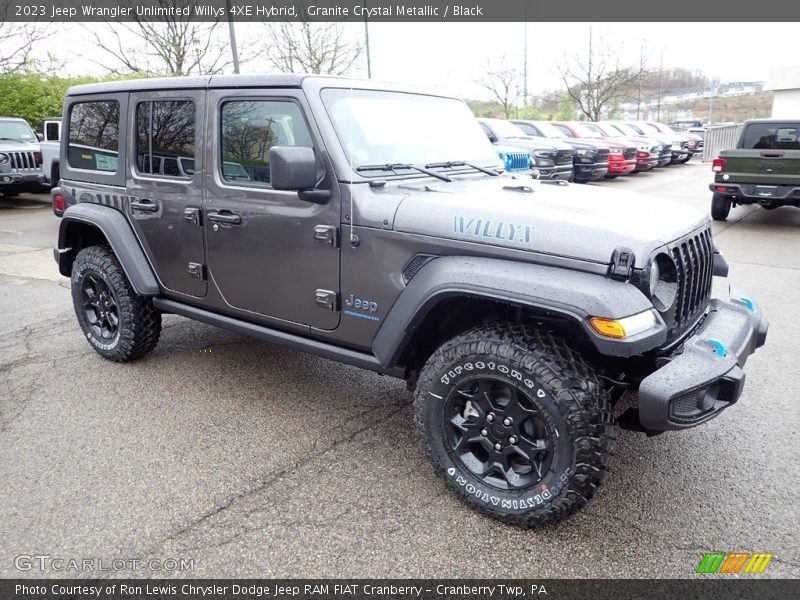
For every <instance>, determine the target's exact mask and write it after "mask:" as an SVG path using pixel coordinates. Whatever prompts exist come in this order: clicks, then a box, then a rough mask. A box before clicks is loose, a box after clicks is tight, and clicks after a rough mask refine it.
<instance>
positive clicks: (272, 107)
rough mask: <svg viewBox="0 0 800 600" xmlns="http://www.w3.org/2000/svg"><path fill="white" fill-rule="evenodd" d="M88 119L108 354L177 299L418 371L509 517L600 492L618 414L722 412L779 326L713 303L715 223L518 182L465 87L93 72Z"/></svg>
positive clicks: (695, 419)
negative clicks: (107, 77)
mask: <svg viewBox="0 0 800 600" xmlns="http://www.w3.org/2000/svg"><path fill="white" fill-rule="evenodd" d="M64 115H65V116H64V123H63V127H64V131H65V132H66V133H65V135H64V136H63V137H62V147H61V155H62V157H65V159H64V160H63V161H62V162H63V165H62V167H61V174H62V179H61V184H60V187H59V188H56V189H54V190H53V192H52V197H53V206H54V211H55V212H56V214H57V215H59V216H62V217H63V219H62V221H61V227H60V232H59V239H58V247H57V248H56V250H55V258H56V261H57V263H58V266H59V269H60V272H61V273H62V274H63V275H65V276H68V277H71V278H72V297H73V301H74V305H75V312H76V314H77V318H78V322H79V324H80V327H81V329H82V330H83V333H84V335H85V336H86V339H87V340H88V342H89V343H90V344H91V345H92V347H93V348H94V349H95V350H96V351H97V352H98V353H99V354H101V355H102V356H104V357H105V358H108V359H110V360H112V361H118V362H119V361H127V360H131V359H135V358H139V357H141V356H143V355H144V354H146V353H147V352H149V351H150V350H152V349H153V348H154V347H155V346H156V343H157V342H158V338H159V335H160V331H161V315H162V313H174V314H178V315H183V316H186V317H189V318H192V319H197V320H199V321H203V322H205V323H211V324H213V325H217V326H220V327H224V328H227V329H230V330H233V331H237V332H241V333H246V334H249V335H251V336H254V337H257V338H260V339H262V340H265V341H269V342H275V343H278V344H285V345H287V346H290V347H293V348H298V349H302V350H306V351H308V352H311V353H314V354H317V355H320V356H323V357H326V358H330V359H332V360H337V361H341V362H343V363H347V364H350V365H356V366H359V367H363V368H365V369H370V370H372V371H375V372H377V373H381V374H385V375H390V376H394V377H397V378H400V379H403V380H405V381H406V382H407V383H408V386H409V388H410V389H412V390H413V391H414V396H415V404H414V407H415V408H414V410H415V420H416V427H417V430H418V433H419V437H420V439H421V443H422V446H423V448H424V450H425V452H426V453H427V454H428V455H429V457H430V459H431V461H432V462H433V465H434V468H435V470H436V471H437V472H438V474H439V475H440V476H441V477H443V478H444V480H445V481H446V482H447V485H448V486H449V487H450V488H451V489H452V490H453V491H454V492H455V494H456V495H457V496H458V497H459V498H461V499H462V500H463V501H465V502H466V503H468V504H469V505H471V506H472V507H474V508H477V509H478V510H480V511H482V512H484V513H486V514H488V515H491V516H492V517H495V518H497V519H501V520H503V521H506V522H509V523H516V524H519V525H523V526H535V525H541V524H545V523H552V522H556V521H559V520H561V519H564V518H565V517H567V516H568V515H570V514H571V513H573V512H575V511H576V510H577V509H579V508H580V507H582V506H583V505H585V504H586V502H587V501H588V500H589V499H590V498H591V497H592V496H594V495H595V493H596V492H597V490H598V488H599V486H600V485H601V484H602V483H603V481H605V479H606V476H607V475H608V472H609V470H610V468H611V466H612V461H613V457H614V443H615V427H616V425H617V423H618V424H619V425H621V426H624V427H627V428H633V429H637V430H640V431H645V432H647V433H650V434H654V433H658V432H662V431H665V430H669V429H685V428H688V427H692V426H695V425H699V424H701V423H704V422H706V421H708V420H709V419H711V418H713V417H715V416H717V415H719V414H720V412H722V411H723V410H724V409H726V408H727V407H729V406H731V405H732V404H734V403H735V402H736V401H737V400H738V399H739V397H740V395H741V393H742V386H743V383H744V372H743V371H742V367H743V365H744V363H745V360H746V359H747V358H748V356H749V355H750V354H751V353H752V352H753V351H754V350H755V349H756V348H758V347H759V346H761V345H762V344H763V343H764V340H765V338H766V333H767V322H766V320H765V319H764V318H763V317H762V314H761V310H760V308H759V307H758V306H757V305H756V303H755V302H754V301H753V300H752V299H750V298H749V297H747V296H746V295H744V294H743V293H741V292H736V291H733V292H732V293H731V294H730V297H726V298H724V299H711V283H712V275H718V276H723V277H724V276H725V275H726V274H727V265H726V263H725V260H724V258H723V257H722V256H721V255H720V253H719V252H718V251H717V249H716V248H715V246H714V242H713V240H712V237H711V231H710V229H709V221H708V217H706V216H704V215H702V214H700V213H697V212H694V211H692V210H689V209H688V208H686V207H683V206H677V205H669V206H667V205H665V204H664V203H661V202H658V203H649V202H647V201H646V200H645V199H643V198H640V197H625V196H623V194H622V193H620V192H617V191H614V192H608V191H605V190H603V189H597V188H586V187H583V186H572V185H569V184H567V183H565V182H549V181H535V180H533V179H531V178H530V177H529V176H511V175H508V174H506V173H503V165H502V164H501V163H500V161H499V160H498V156H497V153H496V152H495V151H494V150H493V148H492V146H491V145H490V143H489V141H488V140H487V139H486V136H485V135H484V134H483V132H482V131H481V128H480V126H479V125H478V122H477V121H476V120H475V119H474V117H473V116H472V114H471V113H470V111H469V109H468V108H467V106H466V104H464V103H463V102H461V101H460V100H457V99H453V98H449V97H444V96H441V95H436V94H431V93H425V92H422V91H413V90H409V89H407V88H401V87H395V86H392V85H384V84H376V83H374V82H363V81H348V80H344V79H336V78H325V77H314V76H300V75H274V76H249V75H247V76H212V77H197V78H179V79H163V80H147V81H122V82H115V83H110V84H93V85H86V86H78V87H74V88H72V89H71V90H70V91H69V93H68V95H67V98H66V104H65V110H64ZM625 391H635V392H638V406H637V407H633V408H629V409H628V410H626V411H625V412H624V413H623V414H621V415H615V411H614V405H615V402H616V401H617V400H618V399H619V398H620V397H621V396H622V394H623V392H625Z"/></svg>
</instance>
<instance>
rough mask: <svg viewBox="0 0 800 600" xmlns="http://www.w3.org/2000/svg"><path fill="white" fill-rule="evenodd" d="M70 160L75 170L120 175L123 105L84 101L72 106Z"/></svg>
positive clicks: (108, 101)
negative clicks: (121, 106) (120, 109)
mask: <svg viewBox="0 0 800 600" xmlns="http://www.w3.org/2000/svg"><path fill="white" fill-rule="evenodd" d="M67 161H68V162H69V166H70V167H72V168H73V169H88V170H92V171H103V172H107V173H116V172H117V163H118V162H119V102H117V101H116V100H101V101H98V102H80V103H76V104H73V105H72V106H71V107H70V114H69V140H68V142H67Z"/></svg>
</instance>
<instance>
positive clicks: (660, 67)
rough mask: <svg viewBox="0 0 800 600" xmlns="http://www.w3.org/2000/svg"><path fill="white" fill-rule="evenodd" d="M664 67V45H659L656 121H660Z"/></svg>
mask: <svg viewBox="0 0 800 600" xmlns="http://www.w3.org/2000/svg"><path fill="white" fill-rule="evenodd" d="M663 68H664V47H663V46H662V47H661V58H660V59H659V61H658V108H657V109H656V121H659V122H660V121H661V71H662V70H663Z"/></svg>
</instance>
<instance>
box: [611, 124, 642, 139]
mask: <svg viewBox="0 0 800 600" xmlns="http://www.w3.org/2000/svg"><path fill="white" fill-rule="evenodd" d="M611 126H612V127H614V128H616V129H617V131H619V132H620V133H623V134H625V135H632V136H636V137H638V136H639V135H641V133H642V132H641V131H636V130H635V129H634V128H633V127H628V125H626V124H625V123H612V124H611Z"/></svg>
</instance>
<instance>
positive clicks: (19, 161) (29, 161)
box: [6, 152, 38, 171]
mask: <svg viewBox="0 0 800 600" xmlns="http://www.w3.org/2000/svg"><path fill="white" fill-rule="evenodd" d="M6 154H8V156H9V157H10V158H11V168H12V169H17V170H18V171H32V170H35V169H36V168H37V167H38V165H37V164H36V161H34V159H33V152H6Z"/></svg>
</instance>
